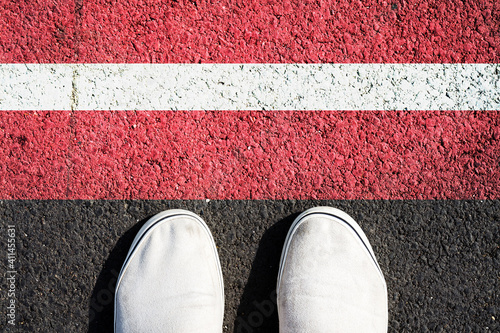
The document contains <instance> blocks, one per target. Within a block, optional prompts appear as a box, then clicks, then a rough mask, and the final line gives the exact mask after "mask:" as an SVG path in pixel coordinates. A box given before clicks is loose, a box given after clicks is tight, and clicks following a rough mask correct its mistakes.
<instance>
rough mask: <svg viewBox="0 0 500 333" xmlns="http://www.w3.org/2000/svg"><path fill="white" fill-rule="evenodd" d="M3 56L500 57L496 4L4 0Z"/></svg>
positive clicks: (220, 59) (168, 59) (227, 59)
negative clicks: (35, 0) (34, 0)
mask: <svg viewBox="0 0 500 333" xmlns="http://www.w3.org/2000/svg"><path fill="white" fill-rule="evenodd" d="M0 17H2V20H1V22H0V27H1V29H0V31H1V33H0V62H4V63H5V62H20V63H23V62H43V63H52V62H75V61H76V62H99V63H100V62H104V63H108V62H127V63H128V62H130V63H135V62H159V63H177V62H180V63H197V62H216V63H239V62H243V63H253V62H263V63H296V62H299V63H303V62H304V63H305V62H307V63H309V62H311V63H322V62H336V63H357V62H361V63H371V62H377V63H384V62H396V63H406V62H411V63H426V62H437V63H448V62H452V63H461V62H465V63H471V62H479V63H480V62H487V63H490V62H492V63H498V62H500V1H493V0H485V1H477V0H464V1H453V0H444V1H443V0H429V1H421V0H393V1H379V0H367V1H351V0H320V1H310V0H294V1H282V0H280V1H277V0H275V1H266V2H265V3H264V2H263V1H255V0H248V1H242V0H238V1H230V0H222V1H216V2H215V1H205V0H201V1H199V0H198V1H184V0H179V1H162V2H158V1H152V0H116V1H112V2H110V1H109V0H97V1H81V0H76V1H74V0H71V1H68V0H50V1H48V0H41V1H37V2H33V1H28V0H21V1H10V2H7V3H6V4H4V5H2V7H1V9H0Z"/></svg>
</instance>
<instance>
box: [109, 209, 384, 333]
mask: <svg viewBox="0 0 500 333" xmlns="http://www.w3.org/2000/svg"><path fill="white" fill-rule="evenodd" d="M277 305H278V315H279V323H280V332H282V333H289V332H300V333H304V332H387V322H388V309H387V287H386V283H385V280H384V276H383V274H382V271H381V269H380V267H379V265H378V263H377V260H376V259H375V255H374V253H373V250H372V248H371V246H370V244H369V242H368V239H367V238H366V236H365V234H364V233H363V231H362V230H361V228H360V227H359V225H358V224H357V223H356V222H355V221H354V220H353V219H352V218H351V217H350V216H349V215H347V214H346V213H344V212H343V211H340V210H338V209H334V208H331V207H316V208H312V209H309V210H307V211H305V212H303V213H302V214H301V215H299V216H298V217H297V219H296V220H295V221H294V222H293V224H292V226H291V228H290V231H289V232H288V236H287V238H286V241H285V245H284V247H283V252H282V255H281V262H280V268H279V274H278V283H277ZM223 315H224V284H223V279H222V271H221V266H220V262H219V257H218V254H217V248H216V245H215V242H214V240H213V238H212V235H211V232H210V230H209V228H208V227H207V225H206V224H205V222H204V221H203V220H202V219H201V218H200V217H199V216H198V215H196V214H194V213H192V212H189V211H185V210H168V211H165V212H162V213H160V214H158V215H155V216H154V217H152V218H151V219H150V220H149V221H148V222H146V224H145V225H144V226H143V227H142V228H141V230H140V231H139V233H138V234H137V236H136V237H135V239H134V241H133V243H132V246H131V248H130V250H129V252H128V255H127V258H126V259H125V263H124V264H123V267H122V270H121V272H120V275H119V277H118V281H117V285H116V295H115V319H114V320H115V332H175V333H183V332H200V333H212V332H213V333H215V332H217V333H220V332H222V323H223Z"/></svg>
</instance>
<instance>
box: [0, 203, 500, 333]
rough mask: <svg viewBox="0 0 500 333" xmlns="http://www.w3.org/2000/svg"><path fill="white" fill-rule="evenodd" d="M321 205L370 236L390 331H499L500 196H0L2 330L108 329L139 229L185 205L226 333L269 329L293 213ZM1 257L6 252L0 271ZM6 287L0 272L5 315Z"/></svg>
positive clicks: (273, 327)
mask: <svg viewBox="0 0 500 333" xmlns="http://www.w3.org/2000/svg"><path fill="white" fill-rule="evenodd" d="M317 205H330V206H334V207H338V208H340V209H343V210H345V211H346V212H347V213H349V214H350V215H351V216H352V217H353V218H354V219H355V220H356V221H357V222H358V223H359V224H360V225H361V227H362V228H363V230H364V231H365V233H366V234H367V236H368V238H369V240H370V242H371V244H372V246H373V248H374V251H375V254H376V256H377V259H378V261H379V263H380V266H381V268H382V270H383V272H384V274H385V278H386V281H387V286H388V295H389V296H388V297H389V331H391V332H488V331H490V332H494V331H496V330H498V329H499V328H500V325H498V321H499V317H500V314H499V313H498V312H499V309H500V298H499V293H500V292H499V290H500V285H499V284H500V283H499V282H500V276H499V272H500V248H499V245H500V230H499V229H500V223H499V221H500V202H499V201H366V200H356V201H296V200H290V201H255V200H252V201H80V200H77V201H0V219H1V221H2V224H1V225H2V226H3V229H2V236H1V237H0V240H1V248H2V251H3V252H4V253H5V251H6V250H7V248H8V246H7V244H8V240H9V238H15V243H16V250H17V252H16V253H15V258H16V260H15V261H14V268H15V269H14V270H15V271H17V274H15V279H14V280H12V279H11V280H9V281H10V282H14V287H15V288H14V289H15V301H16V303H15V304H16V307H15V324H16V326H15V327H13V326H12V325H9V324H8V323H7V320H6V319H5V318H6V317H5V315H4V316H3V320H2V321H1V323H0V329H1V330H2V331H16V330H20V331H29V332H111V331H112V329H113V294H114V283H115V281H116V276H117V275H118V272H119V271H120V268H121V265H122V263H123V261H124V259H125V256H126V253H127V251H128V248H129V246H130V244H131V242H132V240H133V238H134V236H135V233H136V232H137V231H138V230H139V228H140V226H141V225H142V224H143V223H144V222H145V221H146V220H147V219H148V218H150V217H151V216H152V215H154V214H156V213H158V212H160V211H163V210H166V209H170V208H184V209H189V210H191V211H193V212H195V213H197V214H199V215H200V216H202V217H203V218H204V219H205V221H206V222H207V224H208V226H209V227H210V229H211V230H212V233H213V235H214V239H215V242H216V243H217V246H218V250H219V256H220V260H221V264H222V269H223V274H224V283H225V297H226V300H225V302H226V304H225V319H224V329H223V331H224V332H235V333H237V332H277V331H278V316H277V311H276V307H275V304H274V291H275V284H276V277H277V273H278V264H279V257H280V254H281V249H282V245H283V243H284V239H285V236H286V233H287V231H288V228H289V227H290V225H291V223H292V221H293V219H294V218H295V217H296V216H297V215H298V214H299V213H300V212H302V211H303V210H305V209H307V208H310V207H314V206H317ZM8 225H15V228H14V229H15V235H14V237H11V236H9V234H8V230H7V229H6V228H7V226H8ZM311 260H314V258H311ZM11 263H12V262H11ZM8 264H9V262H8V260H7V256H3V259H2V260H1V262H0V268H1V269H2V271H3V272H6V271H9V270H12V269H9V268H12V267H7V265H8ZM10 282H9V283H10ZM9 286H10V284H8V283H7V280H6V279H3V280H2V287H1V288H2V291H1V292H0V294H1V297H2V304H3V306H2V311H3V312H4V313H5V314H7V313H8V312H7V311H8V309H7V306H8V304H9V303H8V302H10V298H7V295H8V293H7V291H8V289H9ZM10 287H12V286H10Z"/></svg>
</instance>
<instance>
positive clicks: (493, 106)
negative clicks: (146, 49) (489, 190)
mask: <svg viewBox="0 0 500 333" xmlns="http://www.w3.org/2000/svg"><path fill="white" fill-rule="evenodd" d="M499 78H500V65H499V64H0V85H1V86H0V87H1V88H0V110H262V109H265V110H404V109H408V110H499V109H500V82H499V81H500V80H499Z"/></svg>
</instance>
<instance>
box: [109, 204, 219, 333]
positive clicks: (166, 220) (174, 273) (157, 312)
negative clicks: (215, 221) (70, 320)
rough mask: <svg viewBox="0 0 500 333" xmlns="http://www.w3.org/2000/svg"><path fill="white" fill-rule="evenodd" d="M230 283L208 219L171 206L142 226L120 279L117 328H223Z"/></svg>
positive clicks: (208, 332)
mask: <svg viewBox="0 0 500 333" xmlns="http://www.w3.org/2000/svg"><path fill="white" fill-rule="evenodd" d="M223 315H224V286H223V281H222V271H221V267H220V262H219V257H218V255H217V249H216V246H215V243H214V240H213V238H212V235H211V233H210V230H209V229H208V227H207V225H206V224H205V222H204V221H203V220H202V219H201V218H200V217H199V216H198V215H196V214H194V213H191V212H189V211H185V210H168V211H165V212H162V213H160V214H158V215H155V216H154V217H152V218H151V219H150V220H149V221H148V222H146V224H145V225H144V226H143V227H142V228H141V230H140V231H139V233H138V234H137V236H136V237H135V239H134V241H133V243H132V246H131V248H130V250H129V252H128V255H127V258H126V259H125V263H124V264H123V267H122V270H121V272H120V275H119V277H118V281H117V284H116V295H115V332H174V333H182V332H200V333H212V332H213V333H215V332H217V333H220V332H222V320H223Z"/></svg>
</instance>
